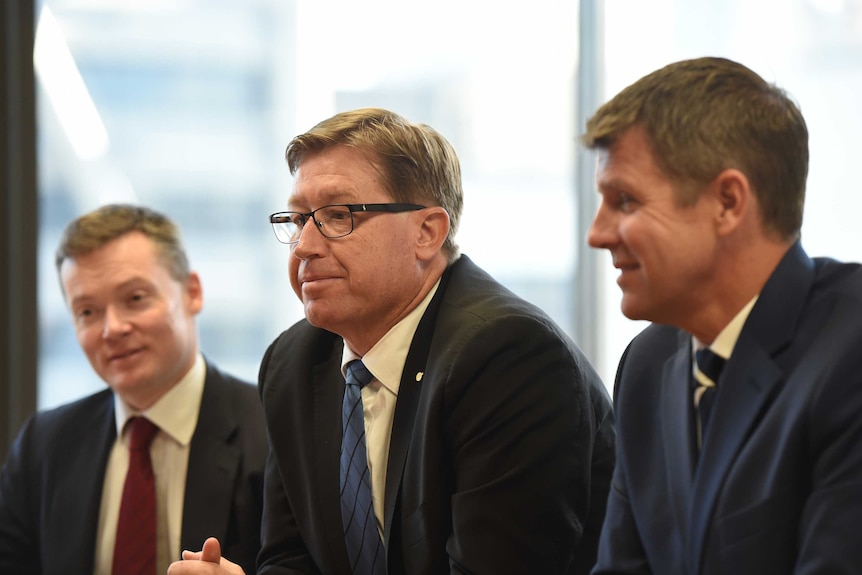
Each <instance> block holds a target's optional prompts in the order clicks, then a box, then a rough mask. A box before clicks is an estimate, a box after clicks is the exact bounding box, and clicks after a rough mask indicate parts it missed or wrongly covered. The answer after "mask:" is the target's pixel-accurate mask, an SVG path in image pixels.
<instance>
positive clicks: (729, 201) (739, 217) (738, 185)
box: [709, 169, 756, 235]
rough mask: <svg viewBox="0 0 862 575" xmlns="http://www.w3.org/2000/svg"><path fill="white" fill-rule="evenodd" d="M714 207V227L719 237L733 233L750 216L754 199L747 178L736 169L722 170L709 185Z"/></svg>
mask: <svg viewBox="0 0 862 575" xmlns="http://www.w3.org/2000/svg"><path fill="white" fill-rule="evenodd" d="M709 193H710V194H712V196H713V198H714V200H715V201H716V205H717V207H718V209H717V211H716V220H715V221H716V227H717V230H718V232H719V234H720V235H729V234H731V233H732V232H733V231H735V230H736V229H737V228H738V227H739V226H740V225H741V224H742V222H743V221H744V220H745V219H746V217H748V216H749V215H750V212H751V210H752V209H753V208H754V205H755V203H756V201H755V200H756V199H755V197H754V192H753V190H752V189H751V183H750V182H749V180H748V177H747V176H746V175H745V174H743V173H742V172H740V171H739V170H736V169H727V170H723V171H722V172H721V173H719V174H718V176H716V177H715V179H713V181H712V183H711V184H710V185H709Z"/></svg>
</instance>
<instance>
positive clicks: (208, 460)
mask: <svg viewBox="0 0 862 575" xmlns="http://www.w3.org/2000/svg"><path fill="white" fill-rule="evenodd" d="M220 384H221V379H220V378H219V376H218V373H217V372H216V370H214V369H213V368H212V367H210V366H207V376H206V382H205V384H204V393H203V397H202V398H201V410H200V415H199V418H198V425H197V427H196V428H195V433H194V435H193V436H192V442H191V446H190V449H189V467H188V475H187V477H186V485H187V486H193V488H192V489H188V488H187V489H186V490H185V503H184V505H185V507H184V512H183V526H182V532H181V535H180V540H181V548H182V549H199V548H200V546H201V544H202V543H203V541H204V540H205V539H206V538H207V537H210V536H215V537H218V538H219V540H221V541H224V540H225V539H226V538H227V532H228V525H229V521H230V512H231V508H232V506H233V498H232V497H225V494H226V493H233V490H234V481H235V479H236V473H237V469H238V466H239V462H240V458H241V456H242V454H241V453H240V452H239V449H238V448H237V447H235V446H232V445H230V444H229V443H228V442H229V440H230V438H231V437H232V436H233V434H234V433H236V431H237V428H238V423H237V421H236V419H235V417H234V413H233V410H232V409H231V408H230V406H229V405H226V402H227V401H228V399H227V398H226V397H224V395H223V394H221V393H219V389H218V388H219V386H220Z"/></svg>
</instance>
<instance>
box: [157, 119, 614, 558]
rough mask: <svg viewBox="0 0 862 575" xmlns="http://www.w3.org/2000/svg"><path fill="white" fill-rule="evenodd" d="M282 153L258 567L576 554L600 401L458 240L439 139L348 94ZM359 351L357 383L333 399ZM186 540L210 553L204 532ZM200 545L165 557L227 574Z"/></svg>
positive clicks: (588, 529) (608, 428) (453, 183)
mask: <svg viewBox="0 0 862 575" xmlns="http://www.w3.org/2000/svg"><path fill="white" fill-rule="evenodd" d="M287 160H288V164H289V166H290V169H291V172H292V173H293V174H294V175H295V177H296V181H295V188H294V191H293V194H292V195H291V197H290V199H289V201H288V206H289V210H291V211H289V212H280V213H276V214H273V215H272V216H271V221H272V223H273V226H274V228H275V231H276V235H277V236H278V238H279V239H280V240H281V241H283V242H284V243H288V244H290V246H291V254H290V274H291V280H292V284H293V287H294V289H295V291H296V293H297V294H298V295H299V297H300V298H301V300H302V302H303V304H304V308H305V315H306V320H303V321H301V322H299V323H298V324H296V325H294V326H293V327H292V328H290V329H289V330H287V331H286V332H284V333H283V334H282V335H281V336H280V337H279V338H278V339H277V340H276V341H275V342H274V343H273V344H272V346H271V347H270V348H269V350H268V351H267V352H266V355H265V356H264V359H263V362H262V365H261V370H260V391H261V396H262V399H263V403H264V411H265V413H266V419H267V426H268V429H269V434H270V437H271V440H272V448H271V454H270V458H269V461H268V465H267V475H266V505H265V508H264V519H263V550H262V552H261V555H260V557H259V564H258V573H260V574H288V573H291V574H298V573H304V574H312V573H314V574H319V573H325V574H327V575H348V574H351V573H355V574H359V573H365V574H368V575H370V574H372V573H374V574H378V573H388V574H390V575H395V574H410V575H418V574H436V573H479V574H482V573H484V574H489V575H491V574H493V575H503V574H507V573H511V574H516V573H517V574H523V573H542V574H543V575H552V574H555V573H556V574H571V573H586V572H588V571H589V569H590V567H591V566H592V564H593V562H594V560H595V552H596V545H597V536H598V533H599V530H600V525H601V521H602V516H603V512H604V506H605V501H606V496H607V489H608V484H609V481H610V472H611V468H612V465H613V446H612V443H613V425H612V417H611V408H610V401H609V398H608V396H607V393H606V391H605V389H604V387H603V385H602V383H601V381H600V380H599V378H598V376H597V375H596V374H595V372H594V371H593V369H592V368H591V367H590V365H589V364H588V362H587V361H586V359H585V358H584V356H583V355H582V354H581V352H580V351H579V350H578V349H577V348H576V347H575V345H574V344H573V343H572V342H571V341H570V340H569V339H568V338H567V337H566V336H565V335H564V334H563V333H562V332H561V330H560V329H559V328H558V327H557V326H556V325H555V324H554V323H553V322H552V321H551V320H550V319H549V318H548V317H547V316H546V315H545V314H544V313H542V312H541V311H539V310H538V309H537V308H536V307H534V306H532V305H530V304H528V303H526V302H525V301H523V300H521V299H519V298H518V297H516V296H515V295H514V294H512V293H511V292H509V291H508V290H506V289H505V288H504V287H502V286H501V285H500V284H499V283H497V282H496V281H494V280H493V279H492V278H491V277H490V276H488V275H487V274H486V273H485V272H483V271H482V270H480V269H479V268H478V267H477V266H476V265H475V264H474V263H473V262H471V261H470V260H469V259H468V258H467V257H466V256H459V253H458V248H457V245H456V244H455V240H454V237H455V231H456V229H457V226H458V220H459V217H460V214H461V206H462V191H461V177H460V168H459V165H458V160H457V158H456V156H455V153H454V151H453V150H452V148H451V147H450V145H449V144H448V142H446V140H445V139H444V138H442V137H441V136H440V135H439V134H438V133H437V132H436V131H434V130H433V129H431V128H429V127H428V126H424V125H416V124H412V123H409V122H408V121H406V120H405V119H403V118H401V117H400V116H398V115H396V114H393V113H391V112H387V111H385V110H379V109H362V110H355V111H352V112H345V113H342V114H338V115H336V116H334V117H332V118H330V119H328V120H325V121H324V122H322V123H320V124H318V125H317V126H315V127H314V128H312V129H311V130H310V131H309V132H307V133H305V134H302V135H300V136H298V137H296V138H295V139H294V140H293V141H292V142H291V143H290V145H289V146H288V149H287ZM513 209H514V208H513ZM529 219H530V216H529V215H528V214H520V215H518V216H516V220H517V221H518V225H521V224H522V223H523V222H522V220H523V221H528V220H529ZM537 225H541V224H537ZM528 227H529V226H528ZM518 229H519V230H520V229H521V228H518ZM501 233H503V234H505V233H506V232H505V231H502V232H501ZM360 359H361V363H362V364H364V368H362V370H361V371H362V372H364V373H366V374H367V377H366V382H367V381H368V380H369V379H370V383H366V385H365V387H363V388H362V389H361V395H360V397H361V401H360V402H359V405H358V407H349V408H348V409H347V412H348V413H347V415H344V416H343V414H342V408H343V407H344V406H345V405H347V406H350V405H351V404H350V403H348V402H346V400H347V399H348V398H349V394H350V391H349V389H350V388H351V387H352V386H355V387H356V388H357V389H358V387H359V385H360V384H354V383H352V381H353V377H354V374H355V373H356V372H355V371H354V369H355V367H356V366H358V365H359V364H360V362H359V361H358V360H360ZM345 376H346V379H347V386H345ZM356 377H357V378H359V376H356ZM346 388H347V389H346ZM353 409H357V410H360V414H361V413H362V411H364V418H362V417H360V423H359V427H360V430H359V431H358V432H357V434H358V435H360V436H361V435H363V433H364V436H365V440H366V441H364V442H359V443H358V444H353V443H349V442H348V440H347V437H348V432H347V431H346V430H347V429H348V428H349V427H350V425H351V424H350V423H349V422H350V413H351V412H352V411H351V410H353ZM363 419H364V420H363ZM363 424H364V425H363ZM343 429H344V430H345V434H344V437H342V431H343ZM348 445H349V447H347V446H348ZM357 445H358V446H357ZM354 449H356V450H364V451H365V453H363V455H362V456H361V458H360V460H359V461H358V462H357V461H356V460H355V459H350V454H351V453H353V450H354ZM366 453H367V455H366ZM346 460H350V466H349V467H351V470H350V471H345V472H344V476H343V477H342V468H343V467H345V461H346ZM352 467H359V468H361V469H360V471H361V472H362V473H364V474H365V477H370V481H368V482H367V483H368V485H367V486H366V485H365V482H364V481H365V480H364V479H358V480H357V482H356V483H353V479H351V472H352V471H353V469H352ZM345 484H346V486H347V487H346V488H343V489H342V486H344V485H345ZM357 485H359V487H357ZM342 491H343V492H344V493H342ZM365 491H368V492H370V493H369V495H368V496H367V499H366V501H367V502H368V503H364V504H362V505H361V509H362V510H363V512H362V514H360V513H359V512H358V511H355V509H356V508H355V507H354V506H353V501H354V499H355V500H356V501H359V500H360V498H361V497H360V494H361V492H365ZM345 493H346V494H347V496H348V499H349V500H350V501H351V503H350V504H348V503H345V501H346V500H345ZM366 514H367V518H368V519H367V523H366V520H365V517H366ZM357 517H359V520H357V519H356V518H357ZM355 523H359V524H360V525H361V526H362V527H363V529H362V532H361V534H359V535H358V536H357V537H358V539H357V540H359V539H361V540H362V541H364V544H363V545H361V546H353V543H352V540H351V538H352V535H351V533H352V527H353V524H355ZM366 526H367V529H366V528H365V527H366ZM367 550H370V551H371V553H370V554H369V555H368V556H366V555H365V552H366V551H367ZM187 557H188V558H189V559H198V558H203V559H204V560H205V561H212V562H218V561H219V560H220V558H219V554H218V545H217V544H216V542H215V541H213V540H209V541H207V542H206V544H205V545H204V548H203V551H202V552H201V553H195V554H188V555H187ZM366 559H367V563H364V562H365V561H366ZM205 561H184V562H181V563H176V564H174V565H173V566H171V570H170V571H169V573H171V574H181V573H216V572H232V573H239V570H237V569H235V568H234V566H232V565H230V564H229V563H228V562H227V561H226V560H224V559H222V560H221V566H222V567H223V568H224V571H220V570H217V569H215V565H213V564H212V563H206V562H205ZM356 564H358V565H357V566H356V568H354V565H356Z"/></svg>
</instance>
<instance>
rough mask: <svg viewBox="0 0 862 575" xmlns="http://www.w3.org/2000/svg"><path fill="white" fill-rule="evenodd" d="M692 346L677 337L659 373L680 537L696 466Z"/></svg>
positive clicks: (685, 337)
mask: <svg viewBox="0 0 862 575" xmlns="http://www.w3.org/2000/svg"><path fill="white" fill-rule="evenodd" d="M690 373H691V343H690V339H689V336H688V335H687V334H685V333H682V332H681V333H680V346H679V351H677V353H676V354H674V356H673V357H671V358H670V359H669V360H668V361H667V363H665V366H664V370H663V372H662V404H661V405H662V412H661V427H662V435H663V437H662V439H663V442H664V445H665V446H666V449H667V457H666V459H665V463H666V464H667V475H668V483H669V487H670V496H671V505H672V507H673V512H674V515H675V516H676V524H677V525H679V526H680V535H681V536H682V537H685V536H686V535H687V534H688V515H689V498H690V495H691V485H692V478H693V475H694V464H695V457H694V454H695V442H694V431H693V430H694V422H693V411H694V410H693V406H692V404H691V397H692V396H691V387H690V381H691V379H690Z"/></svg>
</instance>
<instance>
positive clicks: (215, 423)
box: [0, 363, 267, 575]
mask: <svg viewBox="0 0 862 575" xmlns="http://www.w3.org/2000/svg"><path fill="white" fill-rule="evenodd" d="M116 436H117V431H116V423H115V418H114V398H113V393H112V392H111V390H109V389H106V390H104V391H101V392H99V393H96V394H93V395H91V396H88V397H86V398H83V399H81V400H78V401H75V402H73V403H70V404H67V405H64V406H61V407H58V408H56V409H52V410H48V411H44V412H38V413H36V414H34V415H33V416H31V417H30V419H29V420H28V421H27V422H26V423H25V424H24V426H23V427H22V429H21V432H20V433H19V435H18V438H17V439H16V441H15V443H14V445H13V447H12V449H11V451H10V454H9V456H8V458H7V460H6V463H5V464H4V466H3V470H2V472H0V573H3V574H4V575H5V574H7V573H8V574H10V575H11V574H13V573H14V574H15V575H70V574H86V573H92V572H93V567H94V557H95V551H96V535H97V534H96V531H97V528H98V523H99V509H100V507H101V500H102V483H103V478H104V474H105V467H106V465H107V462H108V454H109V452H110V450H111V447H112V445H113V443H114V440H115V439H116ZM266 453H267V440H266V430H265V428H264V425H263V412H262V409H261V406H260V400H259V398H258V395H257V393H256V389H255V387H254V386H253V385H250V384H248V383H245V382H241V381H239V380H238V379H235V378H233V377H231V376H229V375H226V374H224V373H222V372H219V371H218V370H217V369H216V368H215V366H213V365H212V364H211V363H207V370H206V380H205V384H204V392H203V397H202V399H201V410H200V416H199V419H198V424H197V427H196V428H195V432H194V435H193V436H192V441H191V447H190V451H189V467H188V476H187V478H186V490H185V507H184V510H183V525H182V533H181V536H180V538H181V548H182V549H191V550H197V549H200V548H201V545H203V542H204V540H205V539H206V538H207V537H209V536H215V537H218V538H219V540H220V541H221V542H222V546H223V552H224V553H225V555H226V556H228V557H231V558H232V559H233V560H234V561H236V562H239V563H240V564H242V565H243V567H244V568H245V569H246V570H247V572H248V573H253V572H254V563H255V557H256V555H257V552H258V551H259V549H260V518H261V508H262V505H263V470H264V465H265V462H266ZM176 559H177V560H179V557H177V558H176Z"/></svg>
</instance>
